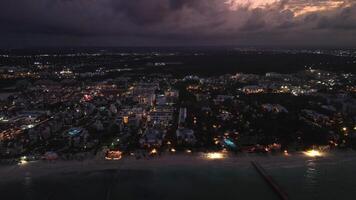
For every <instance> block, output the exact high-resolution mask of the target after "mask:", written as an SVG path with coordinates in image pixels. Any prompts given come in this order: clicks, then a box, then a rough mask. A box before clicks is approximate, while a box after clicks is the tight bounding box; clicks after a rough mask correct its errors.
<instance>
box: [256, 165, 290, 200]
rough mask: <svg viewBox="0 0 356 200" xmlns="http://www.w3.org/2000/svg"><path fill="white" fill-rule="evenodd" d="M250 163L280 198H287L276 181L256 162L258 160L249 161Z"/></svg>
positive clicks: (282, 199) (285, 199) (283, 199)
mask: <svg viewBox="0 0 356 200" xmlns="http://www.w3.org/2000/svg"><path fill="white" fill-rule="evenodd" d="M251 164H252V166H253V167H254V168H255V169H256V171H257V172H258V173H259V174H260V175H261V176H262V177H263V179H264V180H265V181H266V182H267V183H268V185H269V186H270V187H271V188H272V189H273V191H274V192H275V193H277V195H278V196H279V198H280V199H281V200H288V199H289V198H288V195H287V193H286V192H285V191H284V190H282V189H281V187H280V186H279V185H278V184H277V183H276V181H275V180H274V179H273V178H272V177H271V176H269V175H268V174H267V172H266V171H265V170H264V169H263V167H262V166H261V165H260V164H258V162H255V161H251Z"/></svg>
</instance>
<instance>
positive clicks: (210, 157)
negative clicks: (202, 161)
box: [204, 152, 226, 160]
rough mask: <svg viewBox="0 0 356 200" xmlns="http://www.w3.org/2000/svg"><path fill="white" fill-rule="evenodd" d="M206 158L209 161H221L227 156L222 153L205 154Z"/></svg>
mask: <svg viewBox="0 0 356 200" xmlns="http://www.w3.org/2000/svg"><path fill="white" fill-rule="evenodd" d="M204 157H205V158H206V159H208V160H221V159H224V158H225V157H226V155H225V154H224V153H220V152H212V153H207V154H205V155H204Z"/></svg>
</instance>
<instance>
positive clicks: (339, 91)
mask: <svg viewBox="0 0 356 200" xmlns="http://www.w3.org/2000/svg"><path fill="white" fill-rule="evenodd" d="M153 65H154V66H158V67H161V66H164V65H165V64H164V63H155V64H153ZM34 66H35V69H31V70H24V69H23V68H21V67H17V68H16V67H2V68H1V69H0V70H1V72H2V73H1V77H0V78H1V79H6V80H9V79H11V78H14V77H16V78H17V79H16V80H17V82H16V84H15V86H13V87H10V88H5V90H7V91H8V92H4V93H2V96H1V101H0V156H1V160H2V162H5V161H6V162H9V161H15V162H17V161H20V162H21V160H22V161H23V160H39V159H45V160H57V159H63V160H70V159H85V158H91V157H99V158H102V159H107V160H118V159H121V158H122V157H123V156H133V157H135V158H137V159H140V158H153V157H155V156H158V155H161V154H163V153H168V154H174V153H185V154H191V153H195V152H231V153H236V152H248V153H284V154H285V153H288V152H295V151H305V150H311V149H319V150H320V149H324V150H325V149H349V148H354V147H356V98H355V94H356V86H355V85H356V84H355V82H356V77H355V75H354V74H352V73H341V72H331V71H325V70H318V69H313V68H311V67H308V68H306V69H304V70H300V71H298V72H296V73H289V74H286V73H276V72H268V73H265V74H252V73H236V74H224V75H217V76H198V75H185V76H175V75H172V74H170V73H163V72H162V73H159V72H157V73H147V74H146V73H142V72H136V71H135V70H133V69H130V68H125V69H105V68H103V69H101V68H99V69H97V70H96V71H95V72H83V71H80V70H76V69H75V68H69V67H63V68H53V67H50V66H48V65H46V64H42V63H34ZM114 71H115V72H121V73H123V74H121V75H117V76H115V77H110V78H107V75H108V74H110V73H114ZM19 77H23V78H26V79H20V80H18V78H19ZM105 77H106V78H105ZM9 91H10V92H9Z"/></svg>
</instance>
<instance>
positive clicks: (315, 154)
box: [304, 149, 323, 157]
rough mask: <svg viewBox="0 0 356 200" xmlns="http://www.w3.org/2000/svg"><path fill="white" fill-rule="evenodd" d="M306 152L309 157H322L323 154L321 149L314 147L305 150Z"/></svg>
mask: <svg viewBox="0 0 356 200" xmlns="http://www.w3.org/2000/svg"><path fill="white" fill-rule="evenodd" d="M304 154H305V155H306V156H309V157H320V156H322V155H323V154H322V153H321V152H320V151H318V150H314V149H313V150H308V151H305V152H304Z"/></svg>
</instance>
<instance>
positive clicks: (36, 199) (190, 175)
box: [0, 152, 356, 200]
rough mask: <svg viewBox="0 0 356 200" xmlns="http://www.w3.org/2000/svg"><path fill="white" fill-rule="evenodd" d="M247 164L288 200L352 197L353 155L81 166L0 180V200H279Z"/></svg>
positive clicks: (355, 159) (355, 162)
mask: <svg viewBox="0 0 356 200" xmlns="http://www.w3.org/2000/svg"><path fill="white" fill-rule="evenodd" d="M250 160H255V161H257V162H258V163H259V164H260V165H261V166H262V167H263V168H264V169H265V171H266V172H267V173H268V174H269V175H270V176H271V177H272V178H273V179H274V180H275V181H276V182H277V183H278V185H279V186H280V187H281V188H282V189H283V190H284V191H285V192H286V193H287V194H288V196H289V198H290V199H292V200H293V199H296V200H299V199H303V200H304V199H306V200H309V199H310V200H315V199H322V200H328V199H330V200H332V199H338V200H339V199H341V200H342V199H345V200H346V199H354V197H355V196H356V175H355V172H356V154H355V153H353V152H352V153H336V154H329V155H328V156H325V157H323V158H307V157H305V156H302V155H295V156H293V155H292V156H290V157H288V158H284V157H283V156H280V155H278V156H255V155H249V156H248V157H246V156H245V157H242V156H240V157H239V156H236V157H234V158H232V159H227V160H223V161H212V162H210V163H204V164H182V165H180V164H169V165H166V164H158V165H153V166H149V165H147V166H145V163H146V162H148V163H149V162H151V161H142V162H139V163H138V165H139V167H131V165H128V164H126V165H125V163H124V162H122V163H119V164H120V167H106V168H105V169H101V168H100V167H99V168H95V169H93V170H85V168H86V165H83V166H82V168H81V170H73V171H71V170H60V171H59V172H56V173H50V174H42V175H36V176H34V175H33V174H32V173H31V170H28V171H26V170H25V171H21V172H24V174H23V175H21V176H20V177H21V178H19V179H14V180H6V181H1V180H0V195H1V198H0V199H1V200H20V199H21V200H41V199H46V200H47V199H51V200H57V199H58V200H63V199H66V200H72V199H73V200H74V199H75V200H79V199H88V200H92V199H125V200H130V199H133V200H141V199H147V200H151V199H152V200H153V199H155V200H156V199H157V200H164V199H174V200H175V199H177V200H178V199H179V200H181V199H188V200H190V199H192V200H193V199H224V200H225V199H227V200H229V199H234V200H236V199H271V200H274V199H279V198H278V196H277V195H276V194H275V193H274V191H273V190H272V189H271V188H270V186H269V185H268V184H267V183H266V182H265V181H264V179H263V178H262V177H261V176H260V175H259V174H258V173H257V172H256V170H255V169H254V168H253V167H252V165H251V164H250ZM156 162H157V161H156ZM164 162H166V161H164ZM199 162H200V161H199ZM157 163H159V161H158V162H157ZM98 165H100V164H98ZM114 166H116V165H114ZM52 167H53V168H54V167H55V165H53V166H52ZM37 169H38V170H42V168H37ZM12 173H18V172H17V171H16V170H15V171H14V172H12Z"/></svg>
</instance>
